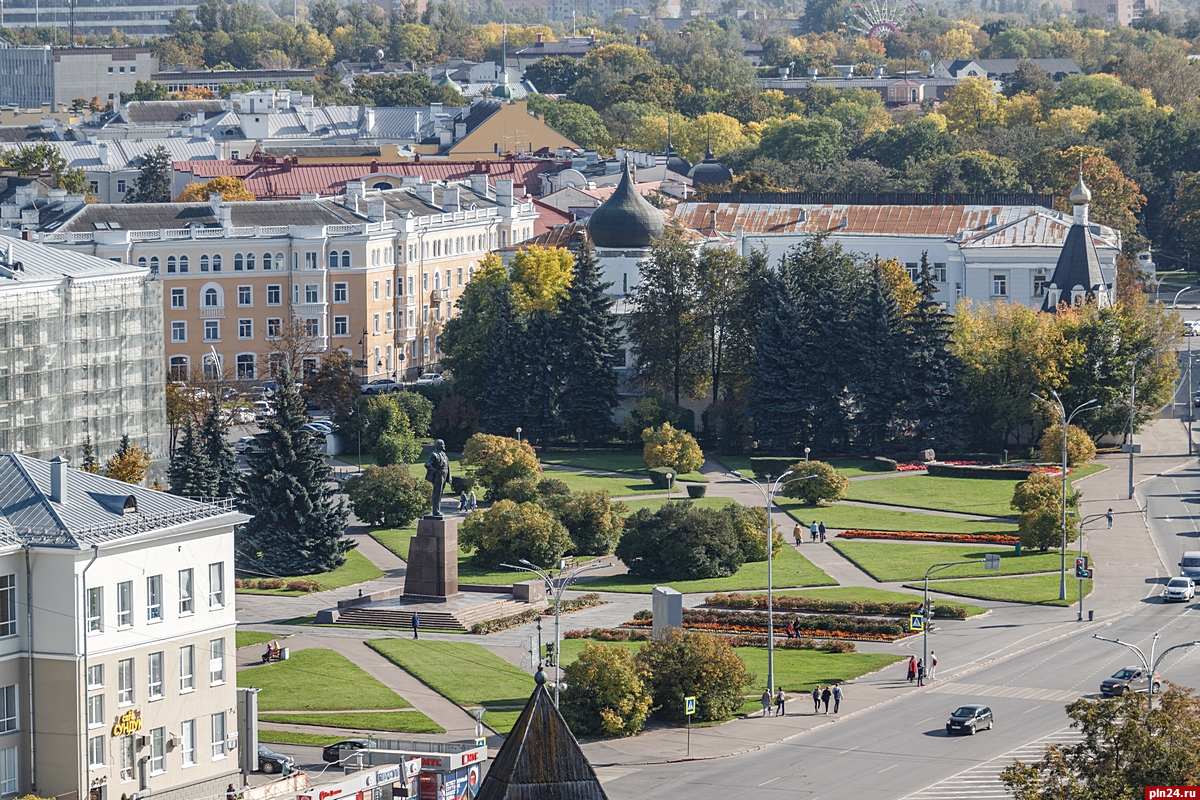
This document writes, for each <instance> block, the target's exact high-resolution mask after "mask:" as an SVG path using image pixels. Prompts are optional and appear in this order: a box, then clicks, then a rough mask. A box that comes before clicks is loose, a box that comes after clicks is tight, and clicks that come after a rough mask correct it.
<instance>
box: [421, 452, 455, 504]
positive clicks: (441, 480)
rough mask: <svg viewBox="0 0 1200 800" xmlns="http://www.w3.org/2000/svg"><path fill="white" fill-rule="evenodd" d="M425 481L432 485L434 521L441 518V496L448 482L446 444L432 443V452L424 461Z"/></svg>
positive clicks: (448, 467)
mask: <svg viewBox="0 0 1200 800" xmlns="http://www.w3.org/2000/svg"><path fill="white" fill-rule="evenodd" d="M425 480H427V481H429V482H430V483H432V484H433V513H432V514H430V515H429V516H430V517H432V518H434V519H441V518H442V494H443V492H445V491H446V484H447V483H449V482H450V459H449V458H447V457H446V443H445V442H443V441H442V440H441V439H438V440H437V441H435V442H434V443H433V452H432V453H430V454H429V458H427V459H425Z"/></svg>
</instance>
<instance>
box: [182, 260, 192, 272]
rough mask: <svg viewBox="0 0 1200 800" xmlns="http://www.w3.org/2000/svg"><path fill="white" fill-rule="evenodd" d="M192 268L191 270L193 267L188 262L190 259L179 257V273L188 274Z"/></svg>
mask: <svg viewBox="0 0 1200 800" xmlns="http://www.w3.org/2000/svg"><path fill="white" fill-rule="evenodd" d="M190 268H191V265H190V262H189V261H188V257H187V256H180V257H179V271H180V272H181V273H183V272H187V271H188V270H189V269H190Z"/></svg>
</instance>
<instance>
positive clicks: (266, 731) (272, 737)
mask: <svg viewBox="0 0 1200 800" xmlns="http://www.w3.org/2000/svg"><path fill="white" fill-rule="evenodd" d="M345 738H346V737H345V736H332V735H330V734H328V733H299V732H297V731H273V730H271V729H270V728H259V729H258V740H259V741H260V742H262V743H263V744H298V745H301V746H305V747H326V746H328V745H331V744H333V743H334V742H340V741H341V740H342V739H345Z"/></svg>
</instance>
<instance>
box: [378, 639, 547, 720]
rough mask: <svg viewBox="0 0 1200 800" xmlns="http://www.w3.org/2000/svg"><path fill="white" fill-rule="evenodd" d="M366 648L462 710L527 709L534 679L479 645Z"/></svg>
mask: <svg viewBox="0 0 1200 800" xmlns="http://www.w3.org/2000/svg"><path fill="white" fill-rule="evenodd" d="M367 646H368V647H370V648H371V649H373V650H375V651H376V652H377V653H379V654H380V655H382V656H383V657H384V658H386V659H388V660H389V661H391V662H392V663H393V664H395V665H397V666H398V667H400V668H401V669H403V670H405V671H406V672H408V673H410V674H411V675H413V676H415V677H416V678H417V680H419V681H421V682H422V683H424V684H426V685H427V686H429V687H430V688H432V689H433V690H434V691H436V692H438V693H439V694H441V695H444V696H445V697H447V698H449V699H450V700H451V701H453V702H455V703H457V704H458V705H460V706H464V707H467V706H489V705H502V706H524V705H525V702H526V701H527V700H528V699H529V695H530V694H532V693H533V686H534V684H533V676H532V675H529V674H527V673H525V672H522V671H521V670H520V669H518V668H517V667H515V666H513V665H512V664H510V663H508V662H507V661H505V660H504V659H502V658H500V657H499V656H497V655H493V654H492V653H489V652H488V651H487V650H485V649H483V648H482V647H480V646H479V645H477V644H468V643H467V642H433V641H421V640H417V641H413V640H412V639H372V640H370V641H368V642H367Z"/></svg>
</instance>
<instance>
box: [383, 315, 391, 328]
mask: <svg viewBox="0 0 1200 800" xmlns="http://www.w3.org/2000/svg"><path fill="white" fill-rule="evenodd" d="M384 317H385V329H386V330H389V331H390V330H391V329H392V312H390V311H389V312H387V313H386V314H384Z"/></svg>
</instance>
